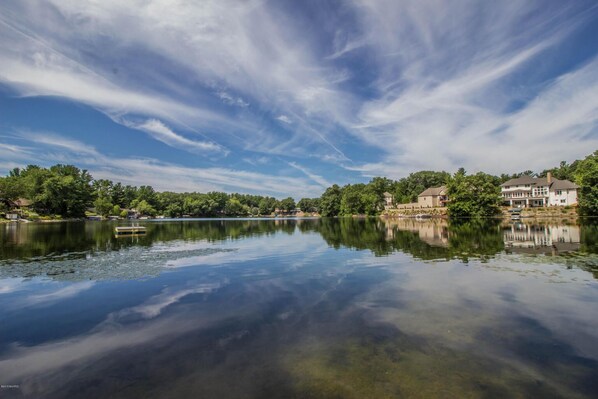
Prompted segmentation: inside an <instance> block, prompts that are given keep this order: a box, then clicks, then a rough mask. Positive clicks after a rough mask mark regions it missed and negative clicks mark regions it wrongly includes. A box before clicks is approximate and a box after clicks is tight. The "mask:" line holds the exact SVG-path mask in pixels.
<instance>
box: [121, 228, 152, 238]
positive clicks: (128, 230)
mask: <svg viewBox="0 0 598 399" xmlns="http://www.w3.org/2000/svg"><path fill="white" fill-rule="evenodd" d="M114 232H115V233H116V236H117V237H119V236H125V235H127V236H130V235H142V234H145V233H146V232H147V229H146V227H145V226H117V227H115V228H114Z"/></svg>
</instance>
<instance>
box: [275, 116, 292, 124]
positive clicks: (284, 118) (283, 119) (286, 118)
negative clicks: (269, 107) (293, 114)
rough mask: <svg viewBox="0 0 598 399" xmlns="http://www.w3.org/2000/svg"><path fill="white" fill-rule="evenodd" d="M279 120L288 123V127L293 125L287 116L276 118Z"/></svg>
mask: <svg viewBox="0 0 598 399" xmlns="http://www.w3.org/2000/svg"><path fill="white" fill-rule="evenodd" d="M276 119H277V120H279V121H281V122H284V123H286V124H287V125H290V124H292V123H293V121H292V120H291V118H289V117H288V116H286V115H279V116H277V117H276Z"/></svg>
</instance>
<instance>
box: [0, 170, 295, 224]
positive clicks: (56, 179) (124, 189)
mask: <svg viewBox="0 0 598 399" xmlns="http://www.w3.org/2000/svg"><path fill="white" fill-rule="evenodd" d="M18 198H26V199H28V200H30V201H31V205H30V208H31V209H32V210H34V211H35V212H37V213H39V214H41V215H59V216H62V217H70V218H78V217H83V216H85V212H86V210H88V209H89V208H95V211H96V213H97V214H99V215H102V216H110V215H114V216H123V217H126V216H127V214H128V212H127V210H128V209H135V210H136V211H137V212H138V213H139V214H141V215H147V216H156V215H164V216H168V217H181V216H183V215H189V216H195V217H215V216H248V215H270V214H272V213H273V212H274V211H275V210H276V209H279V210H281V211H283V212H289V211H291V210H293V209H295V208H296V204H295V200H294V199H293V198H291V197H288V198H285V199H282V200H277V199H276V198H274V197H268V196H261V195H249V194H227V193H223V192H209V193H197V192H189V193H175V192H169V191H164V192H157V191H155V190H154V188H153V187H151V186H139V187H136V186H131V185H123V184H121V183H119V182H117V183H114V182H112V181H110V180H106V179H93V177H92V176H91V175H90V174H89V172H87V171H86V170H82V169H79V168H77V167H75V166H73V165H54V166H52V167H50V168H42V167H40V166H36V165H29V166H27V167H25V168H23V169H19V168H15V169H13V170H11V171H10V172H9V174H8V176H6V177H3V178H0V206H2V207H4V208H7V207H9V206H10V202H11V201H15V200H17V199H18Z"/></svg>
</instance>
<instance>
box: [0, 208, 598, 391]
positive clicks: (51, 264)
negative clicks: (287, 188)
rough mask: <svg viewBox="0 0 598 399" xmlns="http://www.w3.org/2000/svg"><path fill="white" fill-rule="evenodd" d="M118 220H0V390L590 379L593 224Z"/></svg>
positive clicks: (596, 289) (540, 386)
mask: <svg viewBox="0 0 598 399" xmlns="http://www.w3.org/2000/svg"><path fill="white" fill-rule="evenodd" d="M121 224H122V223H121ZM116 225H117V223H109V222H78V223H54V224H19V225H17V224H9V225H0V384H2V385H3V386H4V387H3V388H0V397H31V398H38V397H44V398H70V397H85V398H95V397H97V398H106V397H110V398H140V397H143V398H170V397H172V398H177V397H204V398H212V397H214V398H264V397H280V398H308V397H309V398H319V397H321V398H331V397H337V398H385V397H388V398H395V397H417V398H428V397H429V398H433V397H443V398H449V397H454V398H463V397H471V398H493V397H496V398H502V397H521V398H524V397H555V398H558V397H563V398H565V397H566V398H592V397H597V396H598V378H596V376H597V375H598V345H597V342H598V317H596V316H598V313H597V311H596V309H598V283H597V280H596V278H597V277H598V227H597V226H596V225H591V224H588V225H576V224H560V223H558V222H554V221H552V222H546V223H515V224H511V223H502V224H500V223H491V222H485V223H476V222H462V223H456V224H455V223H453V224H448V223H447V222H446V221H444V220H429V221H416V220H394V221H384V220H378V219H365V220H357V219H330V220H328V219H322V220H318V219H316V220H183V221H162V222H151V221H148V222H145V225H146V226H147V230H148V231H147V234H146V235H144V236H138V237H125V238H117V237H115V236H114V233H113V229H114V226H116Z"/></svg>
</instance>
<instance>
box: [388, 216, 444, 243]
mask: <svg viewBox="0 0 598 399" xmlns="http://www.w3.org/2000/svg"><path fill="white" fill-rule="evenodd" d="M384 223H386V239H387V240H392V239H393V238H394V234H395V231H396V230H401V231H410V232H412V233H416V234H417V235H418V236H419V239H420V240H422V241H423V242H425V243H426V244H428V245H431V246H434V247H448V236H449V234H448V223H447V221H446V219H426V220H418V219H412V218H405V219H388V220H385V221H384Z"/></svg>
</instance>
